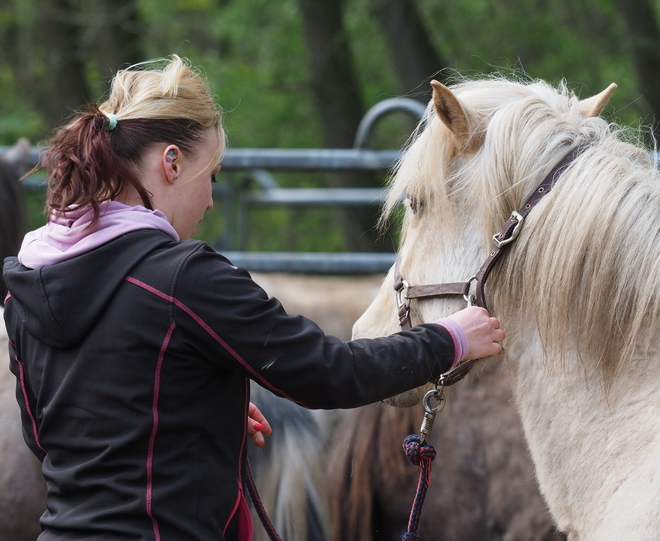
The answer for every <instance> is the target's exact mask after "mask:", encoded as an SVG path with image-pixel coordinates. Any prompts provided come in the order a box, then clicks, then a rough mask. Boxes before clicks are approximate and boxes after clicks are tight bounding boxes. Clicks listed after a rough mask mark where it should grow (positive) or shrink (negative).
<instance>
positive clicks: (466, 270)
mask: <svg viewBox="0 0 660 541" xmlns="http://www.w3.org/2000/svg"><path fill="white" fill-rule="evenodd" d="M433 87H434V94H433V99H432V100H431V102H430V104H429V107H428V109H427V114H426V116H425V118H424V120H423V123H422V124H421V125H420V127H419V129H418V132H417V134H416V137H415V139H414V142H412V143H411V145H410V146H409V148H408V149H407V150H406V152H405V155H404V157H403V158H402V160H401V163H400V165H399V167H398V169H397V171H396V174H395V175H394V177H393V179H392V183H391V190H390V193H389V198H388V202H387V208H386V212H389V211H391V209H392V208H394V206H395V205H396V204H397V202H398V201H399V200H400V199H401V198H404V197H405V200H406V203H405V205H406V211H405V218H404V223H403V241H402V243H401V247H400V251H399V259H400V269H401V275H402V277H403V278H404V279H405V280H406V281H407V282H408V283H409V284H411V285H424V284H435V283H444V282H462V281H470V279H471V277H472V276H474V275H475V274H477V272H478V270H479V269H480V267H481V265H482V264H483V263H484V261H485V260H486V259H487V257H488V255H489V253H490V252H491V250H492V249H493V248H492V243H491V238H492V237H493V235H494V234H497V232H498V231H500V229H501V228H502V225H503V224H504V223H505V222H506V221H507V219H508V218H509V217H510V216H511V215H512V212H513V211H517V210H518V209H520V208H521V206H522V205H523V203H524V202H525V201H526V200H527V199H528V197H529V196H530V194H532V193H533V192H534V190H536V189H537V187H538V185H539V183H541V181H542V180H543V179H544V178H545V177H546V176H547V175H548V173H549V172H550V171H551V170H552V169H553V168H554V167H555V166H556V165H557V164H558V163H560V162H561V161H562V160H563V158H564V156H566V155H567V154H569V152H571V151H572V150H573V149H575V148H578V147H582V149H581V150H582V152H581V153H580V155H579V156H577V157H575V158H574V160H573V161H572V162H571V163H570V165H568V167H567V168H566V169H565V170H564V171H563V172H562V173H561V174H560V175H557V176H556V177H555V178H554V179H552V180H554V187H553V189H552V190H551V191H550V192H549V193H547V195H545V197H543V199H542V200H541V201H540V202H539V203H538V204H537V205H536V207H534V208H533V209H532V210H531V211H530V212H529V214H528V216H527V217H526V218H525V219H524V221H523V222H522V223H521V224H520V228H519V234H518V235H517V238H516V239H515V241H513V242H511V243H510V244H509V245H508V246H507V247H506V249H505V251H504V253H503V255H502V258H501V259H500V261H499V262H498V263H497V264H496V265H495V267H494V268H493V270H492V272H491V273H490V277H489V278H488V281H487V283H486V284H485V300H486V302H487V305H488V307H489V308H490V310H491V311H492V312H493V313H494V315H496V316H497V317H498V318H499V319H500V321H501V323H502V327H503V328H504V329H505V331H506V333H507V338H506V340H505V341H504V353H503V355H502V357H503V358H502V361H503V368H504V369H505V370H506V371H507V372H508V378H509V381H510V382H511V387H512V390H513V396H514V399H515V403H516V407H517V410H518V412H519V414H520V418H521V420H522V425H523V428H524V433H525V437H526V440H527V443H528V445H529V450H530V453H531V456H532V459H533V462H534V466H535V473H536V477H537V479H538V482H539V485H540V489H541V492H542V494H543V496H544V498H545V500H546V501H547V503H548V506H549V509H550V512H551V514H552V516H553V518H554V520H555V522H556V524H557V527H558V528H559V529H560V530H562V531H564V532H566V534H567V536H568V539H569V540H571V541H574V540H579V541H596V540H597V541H610V540H612V541H613V540H621V539H625V540H631V541H642V540H644V541H646V540H652V539H658V538H660V514H659V513H658V502H659V501H660V461H659V460H658V456H660V415H659V413H660V383H659V382H660V363H658V356H659V354H660V350H659V346H660V344H659V343H658V341H659V340H660V338H659V337H658V333H657V331H656V329H657V326H658V320H659V316H660V297H659V293H658V284H660V179H659V178H658V171H657V169H656V167H655V164H654V163H653V162H652V161H651V159H650V158H649V154H648V152H647V151H646V150H645V149H644V148H641V146H640V145H639V144H638V141H641V135H640V134H637V133H632V137H631V136H630V134H629V132H628V131H627V130H625V129H623V128H621V127H618V126H616V125H614V124H609V123H608V122H606V121H605V120H603V119H602V118H600V116H599V115H600V113H601V112H602V110H603V108H604V107H605V106H606V104H607V101H608V99H609V97H610V95H611V93H612V91H613V90H614V88H615V85H611V86H610V87H609V88H608V89H606V90H605V91H603V92H602V93H601V94H598V95H596V96H594V97H592V98H589V99H586V100H580V99H578V97H576V96H575V95H574V94H573V93H572V92H571V91H569V90H568V89H567V88H566V87H565V86H563V85H562V86H559V87H558V88H555V87H552V86H550V85H548V84H546V83H543V82H540V81H526V82H518V81H512V80H505V79H494V78H491V79H484V80H474V81H464V82H462V83H460V84H458V85H456V86H455V87H453V88H452V89H449V88H447V87H445V86H443V85H441V84H440V83H436V82H434V83H433ZM393 283H394V271H393V270H392V271H391V272H390V273H389V275H388V276H387V278H386V280H385V282H384V284H383V286H382V288H381V291H380V293H379V295H378V297H377V299H376V300H375V301H374V303H373V304H372V305H371V307H370V308H369V309H368V310H367V311H366V312H365V314H364V315H363V316H362V317H361V318H360V319H359V320H358V322H357V324H356V326H355V335H356V336H380V335H385V334H389V333H392V332H395V331H396V330H398V328H399V327H398V321H397V317H396V313H397V303H396V298H395V294H394V290H393ZM460 307H461V302H460V301H458V300H454V299H448V298H438V299H433V300H415V301H413V302H412V303H411V307H410V308H411V317H412V320H413V323H414V322H422V321H434V320H436V319H437V318H439V317H441V316H445V315H448V314H449V313H451V312H452V311H455V310H457V309H458V308H460ZM498 362H499V361H498V360H489V361H488V365H489V367H490V365H491V364H493V363H498ZM459 385H460V384H459ZM423 392H424V389H419V390H417V391H415V392H412V393H409V394H407V395H405V396H400V397H397V398H394V399H393V402H394V403H397V404H400V405H401V404H412V403H415V402H417V401H419V399H420V396H421V394H422V393H423ZM438 460H439V461H440V462H441V463H442V456H440V457H439V459H436V462H437V461H438ZM436 468H437V465H436ZM440 534H441V532H438V535H440Z"/></svg>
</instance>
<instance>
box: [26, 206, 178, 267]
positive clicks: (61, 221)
mask: <svg viewBox="0 0 660 541" xmlns="http://www.w3.org/2000/svg"><path fill="white" fill-rule="evenodd" d="M92 217H93V213H92V210H91V209H90V208H88V207H84V208H79V209H76V210H72V211H70V212H67V213H66V214H63V215H60V216H55V217H51V220H50V221H49V222H48V223H47V224H46V225H45V226H43V227H40V228H39V229H36V230H34V231H31V232H30V233H28V234H27V235H25V238H24V239H23V244H22V245H21V250H20V251H19V253H18V260H19V261H20V262H21V263H22V264H23V265H25V266H26V267H28V268H30V269H40V268H42V267H46V266H48V265H53V264H55V263H61V262H62V261H67V260H68V259H71V258H73V257H76V256H78V255H81V254H84V253H87V252H89V251H91V250H93V249H94V248H98V247H99V246H101V245H103V244H106V243H107V242H110V241H111V240H113V239H115V238H117V237H119V236H121V235H124V234H125V233H129V232H131V231H137V230H139V229H157V230H159V231H163V232H164V233H167V234H168V235H170V236H171V237H172V238H173V239H174V240H179V235H178V234H177V232H176V231H175V230H174V228H173V227H172V225H171V224H170V223H169V222H168V221H167V218H166V217H165V215H164V214H163V213H162V212H161V211H159V210H148V209H146V208H145V207H143V206H140V205H138V206H135V207H131V206H128V205H124V204H123V203H119V202H118V201H109V202H107V203H102V204H101V206H100V215H99V221H98V222H97V223H96V225H95V226H94V227H93V228H89V227H88V226H89V224H90V223H91V221H92Z"/></svg>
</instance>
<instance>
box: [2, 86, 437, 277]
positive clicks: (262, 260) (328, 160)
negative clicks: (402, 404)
mask: <svg viewBox="0 0 660 541" xmlns="http://www.w3.org/2000/svg"><path fill="white" fill-rule="evenodd" d="M424 110H425V107H424V105H422V104H421V103H420V102H418V101H416V100H413V99H409V98H393V99H388V100H384V101H382V102H380V103H378V104H376V105H375V106H374V107H372V108H371V109H370V110H369V111H368V112H367V113H366V114H365V116H364V118H363V119H362V122H361V123H360V126H359V127H358V130H357V132H356V137H355V144H354V147H353V148H351V149H294V150H290V149H247V148H243V149H240V148H235V149H232V148H228V149H227V151H226V152H225V155H224V158H223V161H222V173H223V177H225V180H226V181H223V182H221V183H218V184H216V185H214V187H213V194H214V199H215V200H216V205H220V208H222V209H223V216H224V220H225V227H224V233H223V234H222V235H221V236H219V237H218V238H217V239H215V241H213V242H212V245H213V247H214V248H216V249H218V250H220V251H221V252H222V253H223V254H224V255H226V256H227V257H228V258H229V259H230V260H231V261H232V262H233V263H234V264H236V265H238V266H241V267H244V268H246V269H248V270H250V271H255V272H293V273H308V274H373V273H383V272H386V271H387V270H388V269H389V268H390V267H391V266H392V264H393V263H394V259H395V254H394V253H391V252H375V253H361V252H350V253H324V252H248V251H245V245H246V238H247V235H248V230H249V220H248V213H249V210H250V209H253V208H269V207H271V208H272V207H278V206H286V207H321V206H323V207H351V206H356V207H357V206H363V207H364V206H379V205H380V204H381V203H382V202H383V200H384V197H385V190H384V189H381V188H282V187H280V186H278V184H277V182H276V181H275V179H274V177H273V175H272V173H273V172H276V171H303V172H304V171H309V172H312V171H313V172H318V171H321V172H323V171H326V172H327V171H385V170H388V169H390V168H391V167H392V166H393V165H394V164H395V163H396V161H397V159H398V158H399V156H400V151H398V150H370V149H368V148H367V144H368V141H369V137H370V135H371V133H372V131H373V128H374V126H375V124H376V123H377V122H378V121H379V120H380V119H381V118H383V117H384V116H385V115H388V114H390V113H392V112H395V111H404V112H406V113H409V114H411V115H413V116H415V117H417V118H420V117H421V116H422V115H423V113H424ZM8 148H9V147H0V155H1V154H2V153H3V152H5V151H6V150H7V149H8ZM31 158H32V163H33V164H36V163H37V162H38V160H39V150H38V149H37V148H33V149H32V156H31ZM239 175H240V177H241V182H238V183H237V182H232V177H236V176H239ZM41 180H42V179H40V178H37V177H30V178H28V179H26V180H25V181H24V184H25V186H26V188H27V189H30V190H42V189H43V185H42V184H41Z"/></svg>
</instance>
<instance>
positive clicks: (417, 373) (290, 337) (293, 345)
mask: <svg viewBox="0 0 660 541" xmlns="http://www.w3.org/2000/svg"><path fill="white" fill-rule="evenodd" d="M175 297H176V299H177V306H178V308H179V310H178V312H177V315H176V322H177V327H179V328H180V329H182V330H183V332H185V333H187V334H189V336H190V337H191V338H192V344H194V347H196V348H197V349H199V351H200V353H201V354H202V355H203V356H204V357H206V358H207V359H209V360H210V361H211V362H214V363H217V364H219V365H221V366H223V367H225V368H228V369H230V370H234V371H239V372H241V373H244V374H245V375H246V376H247V377H249V378H251V379H253V380H255V381H256V382H257V383H259V384H260V385H262V386H263V387H265V388H267V389H269V390H271V391H273V392H275V393H276V394H278V395H280V396H284V397H286V398H289V399H291V400H293V401H295V402H298V403H299V404H301V405H303V406H306V407H311V408H352V407H357V406H361V405H364V404H369V403H372V402H376V401H378V400H382V399H385V398H388V397H390V396H393V395H395V394H399V393H402V392H405V391H407V390H410V389H412V388H414V387H418V386H420V385H423V384H425V383H427V382H428V381H430V380H431V379H434V378H437V377H438V376H439V375H440V374H441V373H442V372H444V371H446V370H447V369H448V368H449V367H450V366H451V363H452V361H453V358H454V343H453V340H452V338H451V336H450V335H449V333H448V331H447V330H446V329H444V328H443V327H441V326H439V325H436V324H434V323H431V324H424V325H419V326H416V327H414V328H413V329H411V330H410V331H403V332H400V333H396V334H393V335H391V336H388V337H384V338H377V339H359V340H353V341H349V342H342V341H341V340H339V339H338V338H336V337H333V336H327V335H325V334H324V333H323V331H322V330H321V329H320V328H319V327H318V326H317V325H316V324H314V323H313V322H312V321H310V320H308V319H306V318H304V317H302V316H297V315H289V314H287V313H286V312H285V311H284V309H283V308H282V306H281V304H280V303H279V301H277V300H276V299H273V298H268V295H267V294H266V293H265V292H264V291H263V290H262V289H261V288H260V287H259V286H258V285H257V284H255V282H254V281H253V280H252V279H251V278H250V275H249V274H248V273H247V271H245V270H243V269H239V268H236V267H234V266H233V265H231V264H230V263H229V262H228V261H227V260H226V259H225V258H223V257H222V256H220V255H219V254H217V253H215V252H214V251H213V250H212V249H211V248H209V247H207V246H205V245H203V246H201V247H200V248H199V249H197V250H195V251H194V252H193V253H192V254H191V255H190V256H189V257H188V258H187V260H186V261H185V263H184V264H183V265H182V267H181V271H180V273H179V276H178V278H177V280H176V286H175Z"/></svg>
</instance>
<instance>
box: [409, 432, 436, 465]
mask: <svg viewBox="0 0 660 541" xmlns="http://www.w3.org/2000/svg"><path fill="white" fill-rule="evenodd" d="M419 440H420V437H419V435H417V434H410V436H406V439H405V440H404V441H403V450H404V451H405V453H406V458H407V459H408V462H410V463H411V464H413V465H415V466H419V465H420V464H421V461H422V460H428V461H433V459H435V456H436V454H437V453H436V452H435V449H434V447H433V446H432V445H428V444H425V445H422V443H421V442H420V441H419Z"/></svg>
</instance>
